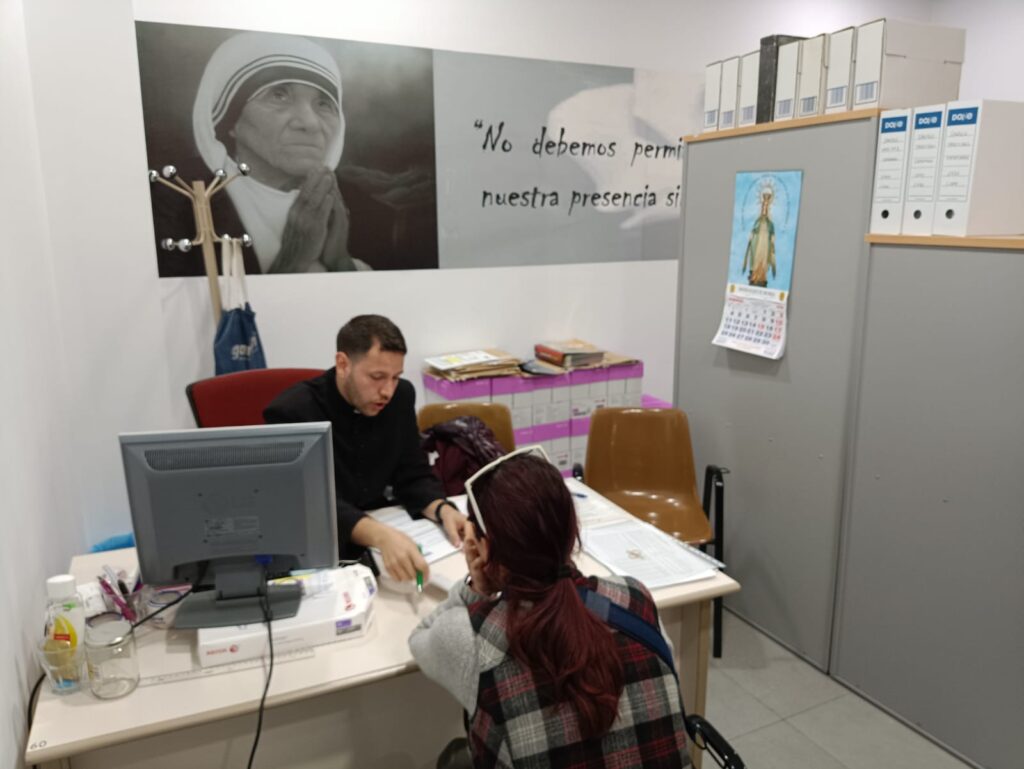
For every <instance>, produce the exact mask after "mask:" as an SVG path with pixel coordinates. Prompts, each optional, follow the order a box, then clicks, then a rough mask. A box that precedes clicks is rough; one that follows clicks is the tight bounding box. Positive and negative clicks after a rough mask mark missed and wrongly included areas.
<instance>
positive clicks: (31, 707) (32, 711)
mask: <svg viewBox="0 0 1024 769" xmlns="http://www.w3.org/2000/svg"><path fill="white" fill-rule="evenodd" d="M45 678H46V673H43V674H42V675H40V676H39V678H37V679H36V682H35V685H34V686H33V687H32V691H31V692H29V695H28V728H27V729H25V734H26V735H27V734H29V733H30V732H31V731H32V719H33V718H35V715H36V708H35V704H36V695H37V694H39V687H40V686H42V684H43V680H44V679H45ZM36 766H37V765H36V764H32V769H36Z"/></svg>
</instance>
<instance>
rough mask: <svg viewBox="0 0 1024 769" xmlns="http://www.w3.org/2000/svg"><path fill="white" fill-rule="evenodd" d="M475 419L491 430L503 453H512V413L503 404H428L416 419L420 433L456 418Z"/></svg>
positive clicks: (514, 439)
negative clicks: (503, 450)
mask: <svg viewBox="0 0 1024 769" xmlns="http://www.w3.org/2000/svg"><path fill="white" fill-rule="evenodd" d="M463 416H466V417H476V418H477V419H479V420H480V421H482V422H483V423H484V424H485V425H487V426H488V427H489V428H491V432H492V433H494V437H495V439H496V440H497V441H498V443H499V444H501V447H502V448H503V449H505V451H514V450H515V447H516V438H515V434H514V433H513V432H512V412H511V411H509V409H508V406H506V405H505V404H503V403H463V402H462V401H453V402H451V403H428V404H427V405H426V406H424V407H423V408H421V409H420V413H419V416H418V419H417V422H418V423H419V428H420V432H423V431H424V430H426V429H427V428H428V427H433V426H434V425H436V424H439V423H440V422H447V421H448V420H449V419H456V418H458V417H463Z"/></svg>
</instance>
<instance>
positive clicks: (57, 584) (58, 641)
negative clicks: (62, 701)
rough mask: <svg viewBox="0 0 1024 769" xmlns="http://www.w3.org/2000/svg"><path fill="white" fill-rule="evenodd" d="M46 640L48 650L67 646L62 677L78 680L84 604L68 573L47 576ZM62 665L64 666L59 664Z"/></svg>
mask: <svg viewBox="0 0 1024 769" xmlns="http://www.w3.org/2000/svg"><path fill="white" fill-rule="evenodd" d="M46 596H47V598H48V599H49V605H48V606H47V608H46V640H47V643H48V645H49V649H48V650H50V651H53V652H56V651H57V650H58V649H64V650H66V653H65V655H64V656H66V657H67V660H66V668H67V669H66V670H64V671H63V673H62V678H63V679H66V680H67V681H69V682H71V681H77V680H78V677H79V670H80V668H81V665H80V663H79V661H80V660H81V650H80V646H81V644H82V642H83V640H84V638H85V636H84V633H85V608H84V607H83V606H82V600H81V598H79V596H78V591H77V589H76V587H75V578H74V577H73V576H71V575H70V574H58V575H56V576H54V577H50V578H49V579H48V580H46ZM61 667H65V665H62V666H61Z"/></svg>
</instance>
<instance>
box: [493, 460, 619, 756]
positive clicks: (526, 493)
mask: <svg viewBox="0 0 1024 769" xmlns="http://www.w3.org/2000/svg"><path fill="white" fill-rule="evenodd" d="M473 492H474V497H475V498H476V501H477V504H478V506H479V509H480V515H481V516H482V517H483V519H484V524H485V525H486V526H487V541H488V544H489V546H490V556H489V561H488V564H487V577H488V581H490V582H492V584H498V585H500V586H501V588H502V597H503V598H504V599H505V600H507V601H509V608H510V612H509V624H508V640H509V650H510V652H511V653H512V656H513V657H515V658H516V659H517V660H518V661H519V662H520V663H522V664H523V665H525V666H526V667H528V668H529V669H530V670H531V672H532V673H533V675H534V678H535V679H536V681H537V683H538V684H539V685H541V686H544V685H551V686H552V687H553V689H554V693H555V698H556V701H557V702H567V703H569V704H570V705H572V707H574V708H575V709H576V712H577V714H578V716H579V726H580V732H581V735H582V736H583V738H584V739H589V738H593V737H602V736H604V735H605V734H606V733H607V732H608V730H609V729H610V728H611V726H612V723H613V722H614V721H615V717H616V715H617V713H618V707H619V698H620V696H621V695H622V689H623V687H624V685H625V683H624V673H623V667H622V660H621V659H620V658H619V653H618V645H617V644H616V642H615V638H614V637H613V635H612V632H611V629H610V628H609V627H608V626H607V625H606V624H605V623H604V622H602V621H601V620H600V619H598V618H597V617H596V616H594V615H593V614H592V613H591V612H590V611H589V610H588V609H587V608H586V607H585V606H584V605H583V601H582V600H581V599H580V597H579V594H578V593H577V592H576V585H575V584H574V580H573V579H572V578H570V577H571V576H575V575H576V571H575V569H573V568H571V567H572V559H571V556H572V551H573V547H574V546H575V545H576V543H577V542H578V541H579V528H578V524H577V520H576V508H575V506H574V505H573V501H572V496H571V495H570V494H569V490H568V489H567V488H566V487H565V481H564V480H563V479H562V477H561V475H559V473H558V470H556V469H555V468H554V466H553V465H551V464H550V463H548V462H545V461H544V460H543V459H541V458H539V457H536V456H531V455H529V454H525V455H523V456H519V457H514V458H512V459H510V460H508V461H507V462H504V463H502V464H500V465H498V466H497V467H496V468H495V469H494V471H493V472H491V473H488V474H487V475H485V476H483V477H482V478H480V480H479V481H477V482H476V484H474V487H473Z"/></svg>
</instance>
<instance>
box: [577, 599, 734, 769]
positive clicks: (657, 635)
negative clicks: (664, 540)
mask: <svg viewBox="0 0 1024 769" xmlns="http://www.w3.org/2000/svg"><path fill="white" fill-rule="evenodd" d="M576 592H577V593H579V596H580V600H582V601H583V605H584V606H586V607H587V610H588V611H590V612H591V613H592V614H593V615H594V616H596V617H597V618H598V619H600V620H601V621H602V622H604V623H605V624H606V625H608V626H609V627H610V628H612V629H614V630H617V631H619V632H620V633H622V634H623V635H624V636H626V637H627V638H632V639H633V640H634V641H636V642H637V643H639V644H642V645H643V646H646V647H647V648H648V649H650V650H651V651H652V652H654V653H655V654H656V655H658V657H660V658H661V661H662V662H664V663H665V664H666V665H667V666H668V669H669V670H671V671H672V675H673V676H675V679H676V688H677V689H679V708H680V710H681V711H682V716H683V725H684V726H685V728H686V733H687V734H688V735H689V736H690V739H691V740H693V742H694V744H695V745H697V747H699V748H700V749H701V750H707V751H710V752H711V754H712V755H713V756H714V759H715V762H716V763H717V764H718V765H719V766H721V767H725V769H745V766H746V765H745V764H744V763H743V759H742V758H740V757H739V754H738V753H736V751H735V750H734V749H733V747H732V745H731V744H729V741H728V740H726V739H725V738H724V737H723V736H722V735H721V734H719V733H718V731H717V730H716V729H715V727H713V726H712V725H711V724H709V723H708V722H707V721H705V720H704V719H703V718H702V717H701V716H698V715H692V716H688V715H686V705H685V703H684V702H683V691H682V689H681V688H679V686H678V684H679V674H678V673H677V672H676V666H675V662H674V660H673V659H672V651H671V650H670V649H669V646H668V641H666V640H665V636H663V635H662V634H661V629H660V628H657V627H655V626H654V625H652V624H651V623H650V622H648V621H647V620H645V619H644V618H643V617H640V616H637V615H636V614H634V613H633V612H631V611H630V610H629V609H624V608H623V607H621V606H619V605H618V604H617V603H615V602H614V601H612V600H611V599H610V598H608V596H605V595H601V594H600V593H598V592H596V591H594V590H591V589H590V588H588V587H585V586H582V585H577V586H576Z"/></svg>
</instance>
